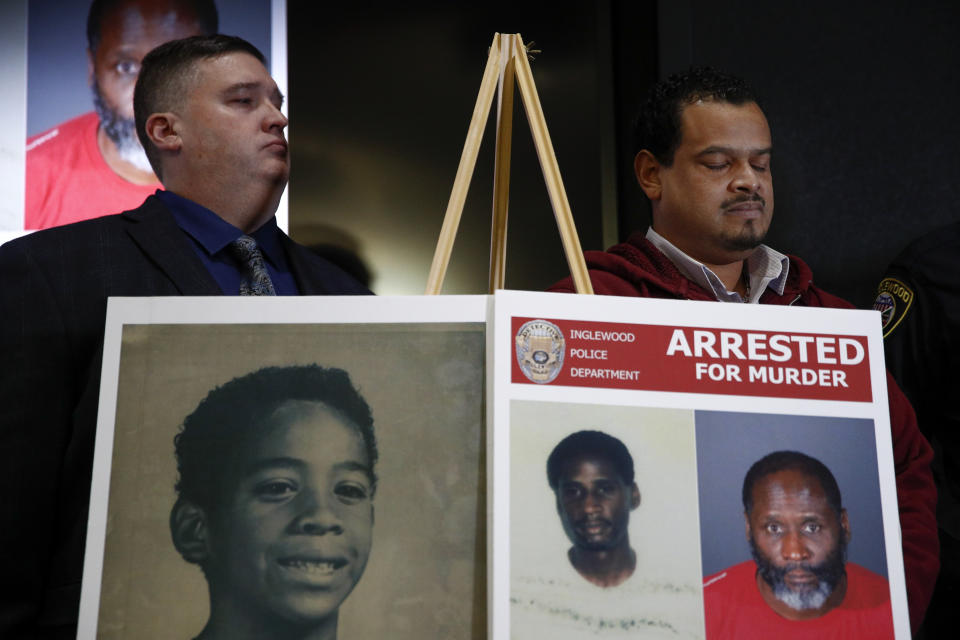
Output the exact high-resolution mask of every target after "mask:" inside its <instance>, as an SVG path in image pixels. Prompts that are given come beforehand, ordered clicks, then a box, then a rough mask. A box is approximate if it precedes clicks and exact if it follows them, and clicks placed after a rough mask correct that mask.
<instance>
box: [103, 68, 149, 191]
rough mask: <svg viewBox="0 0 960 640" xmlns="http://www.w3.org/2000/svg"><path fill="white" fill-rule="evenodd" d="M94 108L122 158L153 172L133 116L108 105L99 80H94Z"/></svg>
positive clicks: (105, 131) (142, 169) (139, 167)
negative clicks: (126, 116) (123, 115)
mask: <svg viewBox="0 0 960 640" xmlns="http://www.w3.org/2000/svg"><path fill="white" fill-rule="evenodd" d="M93 108H94V110H95V111H96V112H97V117H98V118H100V126H101V127H103V131H104V133H106V134H107V137H108V138H110V140H111V141H112V142H113V144H114V145H116V147H117V152H118V153H119V154H120V158H122V159H123V160H124V161H126V162H129V163H130V164H132V165H133V166H135V167H136V168H137V169H140V170H141V171H149V172H150V173H153V168H152V167H151V166H150V161H149V160H148V159H147V154H146V152H144V150H143V146H141V144H140V140H139V139H138V138H137V125H136V123H135V122H134V120H133V118H123V117H121V116H120V114H118V113H117V112H116V111H114V110H113V109H111V108H110V107H109V105H107V102H106V100H104V99H103V94H102V93H101V92H100V86H99V85H98V84H97V81H96V80H94V81H93Z"/></svg>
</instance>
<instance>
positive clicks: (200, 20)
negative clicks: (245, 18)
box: [87, 0, 220, 53]
mask: <svg viewBox="0 0 960 640" xmlns="http://www.w3.org/2000/svg"><path fill="white" fill-rule="evenodd" d="M133 2H135V0H93V2H92V3H91V4H90V12H89V13H88V14H87V47H88V48H89V49H90V52H91V53H96V52H97V48H98V47H99V46H100V39H101V35H102V31H103V19H104V17H105V16H108V15H110V14H111V13H112V12H113V11H115V10H116V9H117V8H119V7H123V6H125V5H128V4H133ZM170 4H171V5H177V6H178V7H180V8H184V9H188V10H189V11H190V13H191V15H193V16H194V17H195V18H196V19H197V24H198V25H200V32H201V33H204V34H211V33H216V32H217V30H218V29H219V28H220V27H219V25H220V16H219V15H218V14H217V5H216V4H215V3H214V1H213V0H171V1H170Z"/></svg>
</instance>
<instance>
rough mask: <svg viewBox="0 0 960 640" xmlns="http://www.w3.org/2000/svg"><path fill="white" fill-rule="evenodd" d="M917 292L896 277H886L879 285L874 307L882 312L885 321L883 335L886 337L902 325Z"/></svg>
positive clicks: (881, 317) (881, 316)
mask: <svg viewBox="0 0 960 640" xmlns="http://www.w3.org/2000/svg"><path fill="white" fill-rule="evenodd" d="M914 297H915V294H914V293H913V290H912V289H911V288H910V287H908V286H907V285H906V284H904V283H903V282H901V281H900V280H897V279H896V278H884V279H883V280H881V281H880V284H879V285H878V286H877V299H876V300H874V301H873V308H874V310H876V311H879V312H880V319H881V320H882V321H883V337H884V338H886V337H887V336H889V335H890V334H891V333H893V330H894V329H896V328H897V326H899V325H900V322H901V321H902V320H903V319H904V317H906V315H907V311H909V310H910V307H911V305H912V304H913V299H914Z"/></svg>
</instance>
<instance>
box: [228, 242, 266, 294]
mask: <svg viewBox="0 0 960 640" xmlns="http://www.w3.org/2000/svg"><path fill="white" fill-rule="evenodd" d="M229 247H230V252H231V253H232V254H233V257H235V258H236V259H237V260H238V261H239V262H240V265H241V266H242V267H243V274H242V276H241V278H240V295H242V296H275V295H277V292H276V290H275V289H274V288H273V281H272V280H270V274H269V273H267V265H266V264H264V262H263V254H262V253H260V247H258V246H257V241H256V240H254V239H253V238H251V237H250V236H240V237H239V238H237V239H236V240H234V241H233V242H231V243H230V244H229Z"/></svg>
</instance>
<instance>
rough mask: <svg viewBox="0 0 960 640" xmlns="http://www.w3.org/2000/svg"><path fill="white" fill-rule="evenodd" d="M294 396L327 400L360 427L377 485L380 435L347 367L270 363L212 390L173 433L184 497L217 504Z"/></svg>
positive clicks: (208, 505)
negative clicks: (246, 453) (251, 448)
mask: <svg viewBox="0 0 960 640" xmlns="http://www.w3.org/2000/svg"><path fill="white" fill-rule="evenodd" d="M289 400H301V401H307V402H322V403H324V404H325V405H327V406H329V407H330V408H331V409H333V410H334V411H336V412H337V413H339V414H340V415H342V416H343V417H344V418H346V419H347V421H349V422H350V423H352V424H353V425H355V426H356V427H357V433H358V435H359V436H360V438H361V439H362V440H363V445H364V448H365V450H366V453H367V460H368V462H369V465H370V475H371V478H370V481H371V483H372V484H373V487H374V489H375V488H376V474H375V473H374V466H375V464H376V462H377V440H376V436H375V435H374V431H373V416H372V415H371V413H370V407H369V406H368V405H367V402H366V400H364V399H363V396H361V395H360V393H359V391H357V389H355V388H354V386H353V383H352V382H351V381H350V376H349V375H348V374H347V372H346V371H344V370H343V369H336V368H332V367H331V368H324V367H321V366H318V365H315V364H313V365H298V366H289V367H265V368H263V369H258V370H257V371H254V372H252V373H248V374H246V375H243V376H240V377H237V378H234V379H233V380H230V381H229V382H227V383H226V384H223V385H221V386H219V387H217V388H215V389H213V390H212V391H211V392H210V393H209V394H207V397H206V398H205V399H204V400H203V401H202V402H201V403H200V404H199V406H197V408H196V409H195V410H194V412H193V413H191V414H190V415H189V416H187V417H186V419H185V420H184V421H183V425H182V426H181V427H180V433H178V434H177V435H176V436H175V437H174V439H173V443H174V448H175V453H176V458H177V472H178V474H179V478H178V480H177V483H176V486H175V489H176V490H177V495H178V496H179V498H181V499H183V500H189V501H190V502H192V503H194V504H195V505H197V506H199V507H202V508H205V509H211V510H215V509H216V508H217V506H218V503H219V501H220V500H221V499H222V496H224V495H226V492H227V491H229V490H230V489H232V482H235V481H236V477H235V473H236V472H239V471H240V470H239V469H238V466H239V465H240V463H241V458H242V457H243V454H244V450H245V449H246V448H247V447H248V446H249V445H250V444H251V443H254V442H256V440H257V439H258V438H259V437H261V436H262V434H263V431H264V429H265V428H266V427H267V425H268V423H269V420H270V418H271V416H272V414H273V412H274V411H276V409H277V408H278V407H279V406H280V405H281V404H283V403H284V402H287V401H289Z"/></svg>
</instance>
